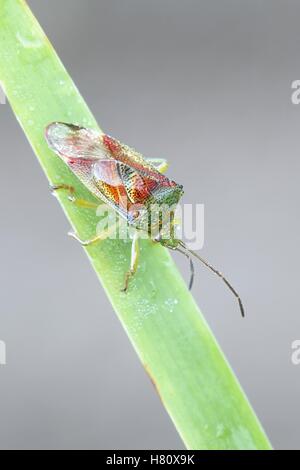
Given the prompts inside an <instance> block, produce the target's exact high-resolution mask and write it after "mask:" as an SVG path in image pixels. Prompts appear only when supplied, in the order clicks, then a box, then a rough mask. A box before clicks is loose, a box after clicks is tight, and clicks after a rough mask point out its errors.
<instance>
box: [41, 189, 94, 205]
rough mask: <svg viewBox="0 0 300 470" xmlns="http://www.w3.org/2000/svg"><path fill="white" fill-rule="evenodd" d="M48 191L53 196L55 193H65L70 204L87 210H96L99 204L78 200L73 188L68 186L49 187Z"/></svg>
mask: <svg viewBox="0 0 300 470" xmlns="http://www.w3.org/2000/svg"><path fill="white" fill-rule="evenodd" d="M50 190H51V192H52V194H55V193H56V192H57V191H67V192H68V193H69V196H68V199H69V201H70V202H72V203H73V204H75V205H76V206H78V207H83V208H87V209H96V208H97V207H98V206H99V204H100V202H99V203H96V202H91V201H87V200H86V199H80V198H77V197H76V196H75V188H74V187H73V186H70V185H68V184H56V185H50Z"/></svg>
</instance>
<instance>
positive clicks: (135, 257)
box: [121, 232, 140, 292]
mask: <svg viewBox="0 0 300 470" xmlns="http://www.w3.org/2000/svg"><path fill="white" fill-rule="evenodd" d="M138 237H139V236H138V233H137V232H136V233H135V234H134V236H133V240H132V245H131V259H130V269H129V270H128V271H127V273H126V274H125V281H124V287H123V288H122V289H121V291H122V292H126V291H127V290H128V285H129V281H130V279H131V278H132V277H133V276H134V274H135V273H136V271H137V268H138V261H139V252H140V250H139V240H138Z"/></svg>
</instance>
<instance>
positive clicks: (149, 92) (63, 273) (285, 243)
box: [0, 0, 300, 449]
mask: <svg viewBox="0 0 300 470" xmlns="http://www.w3.org/2000/svg"><path fill="white" fill-rule="evenodd" d="M29 3H30V5H31V7H32V8H33V11H34V12H35V14H36V15H37V17H38V18H39V20H40V22H41V24H42V25H43V27H44V29H45V30H46V32H47V34H48V35H49V37H50V39H51V40H52V41H53V43H54V46H55V47H56V48H57V51H58V53H59V55H60V56H61V58H62V60H63V62H64V63H65V65H66V66H67V68H68V70H69V71H70V73H71V75H72V76H73V78H74V79H75V81H76V83H77V84H78V86H79V88H80V90H81V92H82V94H83V96H84V97H85V98H86V100H87V102H88V104H89V105H90V107H91V108H92V110H93V112H94V113H95V115H96V116H97V117H98V119H99V123H100V125H101V126H102V128H103V129H104V130H105V131H107V132H108V133H110V134H112V135H114V136H116V137H118V138H120V139H121V140H123V141H125V142H127V143H129V144H132V145H133V146H135V147H136V148H137V149H139V150H141V151H143V152H144V153H146V154H147V155H148V156H166V157H167V158H168V159H169V160H170V161H171V163H172V165H171V168H170V170H169V174H170V175H172V178H174V179H175V180H178V181H179V182H181V183H182V184H183V185H184V187H185V189H186V194H185V202H194V203H196V202H204V203H205V207H206V219H205V221H206V227H205V237H206V242H205V247H204V250H203V255H206V256H207V257H208V258H209V259H210V260H211V261H212V262H214V263H215V264H216V265H217V266H219V267H220V268H222V269H224V271H225V272H226V273H228V275H229V277H230V279H231V280H232V281H233V282H234V284H235V285H236V287H237V288H238V289H239V291H240V292H241V294H242V297H243V299H244V303H245V306H246V309H247V318H246V319H245V320H244V321H243V320H241V319H240V317H239V314H238V310H237V306H236V303H235V301H234V299H233V298H232V297H231V296H230V294H229V293H228V292H227V290H226V288H224V286H223V285H222V284H221V283H220V282H219V281H218V280H217V279H215V278H214V277H213V276H212V275H211V274H210V273H209V272H208V271H205V270H203V269H202V268H201V267H199V268H198V269H197V273H198V274H197V278H196V283H195V289H194V294H195V297H196V298H197V300H198V302H199V304H200V306H201V308H202V310H203V311H204V313H205V315H206V318H207V319H208V321H209V324H210V325H211V327H212V328H213V330H214V332H215V334H216V336H217V338H218V340H219V342H220V343H221V345H222V347H223V349H224V351H225V353H226V355H227V357H228V358H229V360H230V362H231V364H232V366H233V368H234V370H235V371H236V373H237V375H238V377H239V379H240V381H241V383H242V385H243V387H244V389H245V390H246V392H247V394H248V396H249V398H250V400H251V402H252V404H253V406H254V408H255V410H256V412H257V414H258V416H259V417H260V419H261V421H262V423H263V425H264V427H265V429H266V431H267V433H268V435H269V437H270V439H271V441H272V443H273V445H274V446H275V447H276V448H280V449H286V448H297V449H299V448H300V435H299V420H300V410H299V386H300V365H299V366H294V365H292V363H291V342H292V341H293V340H295V339H299V337H300V306H299V304H300V300H299V261H300V252H299V231H300V223H299V196H300V189H299V170H300V160H299V149H300V105H299V106H295V105H293V104H292V103H291V98H290V97H291V82H292V81H293V80H295V79H299V78H300V47H299V44H300V29H299V16H300V4H299V2H297V1H290V0H288V1H287V0H282V1H275V0H265V1H264V2H262V1H260V0H259V1H257V0H251V1H250V0H248V1H245V0H235V1H233V0H232V1H231V0H225V1H224V0H219V1H216V0H209V1H192V0H187V1H184V2H182V1H177V0H173V1H171V0H152V1H151V2H149V1H146V0H142V1H141V0H119V1H117V0H103V1H102V0H101V1H100V0H98V1H97V0H88V1H86V2H82V1H81V0H64V1H61V0H51V2H49V1H46V0H31V1H30V2H29ZM0 128H1V193H2V197H1V199H0V211H1V233H0V256H1V272H0V275H1V279H0V282H1V304H0V305H1V307H0V308H1V311H0V339H2V340H5V341H6V344H7V361H8V364H7V366H5V367H1V368H0V416H1V420H0V447H1V448H3V449H9V448H13V449H15V448H34V449H38V448H44V449H45V448H60V449H63V448H69V449H71V448H100V449H101V448H102V449H113V448H114V449H117V448H120V449H126V448H136V449H149V448H158V449H159V448H171V449H180V448H182V447H183V446H182V443H181V441H180V439H179V437H178V436H177V433H176V431H175V430H174V429H173V426H172V424H171V422H170V420H169V418H168V416H167V414H166V412H165V411H164V409H163V408H162V406H161V403H160V401H159V398H158V397H157V396H156V394H155V392H154V390H153V388H152V386H151V384H150V382H149V379H148V377H147V376H146V374H145V372H144V370H143V368H142V367H141V365H140V364H139V362H138V359H137V357H136V355H135V353H134V351H133V350H132V347H131V346H130V344H129V342H128V340H127V338H126V335H125V333H124V332H123V330H122V328H121V326H120V324H119V322H118V320H117V318H116V316H115V314H114V312H113V310H112V308H111V306H110V304H109V302H108V300H107V299H106V297H105V295H104V293H103V292H102V290H101V287H100V285H99V283H98V281H97V279H96V276H95V274H94V273H93V271H92V269H91V267H90V265H89V263H88V261H87V259H86V257H85V255H84V253H83V251H82V250H81V249H80V248H79V247H78V245H77V244H76V243H73V242H71V241H70V240H69V239H68V238H67V236H66V232H67V230H68V228H69V227H68V223H67V222H66V220H65V218H64V215H63V213H62V211H61V210H60V208H59V206H58V204H57V202H56V201H55V199H54V198H52V197H51V196H50V194H49V192H48V185H47V181H46V179H45V177H44V175H43V174H42V171H41V169H40V167H39V164H38V163H37V161H36V159H35V157H34V155H33V153H32V151H31V149H30V147H29V145H28V143H27V141H26V139H25V137H24V135H23V134H22V131H21V129H20V128H19V125H18V123H17V121H16V120H15V118H14V116H13V115H12V112H11V110H10V108H9V105H2V106H0ZM178 263H179V264H180V265H181V267H182V269H183V271H184V274H185V275H186V274H187V269H186V265H185V263H184V262H182V260H178ZM181 263H182V264H181Z"/></svg>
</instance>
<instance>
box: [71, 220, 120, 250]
mask: <svg viewBox="0 0 300 470" xmlns="http://www.w3.org/2000/svg"><path fill="white" fill-rule="evenodd" d="M117 224H118V221H117V222H115V223H113V224H111V225H110V226H109V227H108V229H107V230H103V231H102V232H100V233H98V234H97V235H95V236H94V237H92V238H89V239H88V240H82V239H81V238H80V237H79V236H78V235H77V234H76V233H74V232H69V233H68V235H69V236H70V237H72V238H74V239H75V240H77V241H78V242H79V243H80V244H81V245H82V246H90V245H94V244H95V243H98V242H100V241H103V240H106V238H109V236H110V235H112V234H114V233H115V230H116V225H117Z"/></svg>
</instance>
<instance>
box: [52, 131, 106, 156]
mask: <svg viewBox="0 0 300 470" xmlns="http://www.w3.org/2000/svg"><path fill="white" fill-rule="evenodd" d="M45 137H46V140H47V143H48V145H49V147H50V148H51V149H52V150H53V151H54V152H55V153H57V154H58V155H60V156H61V157H66V158H69V159H82V160H99V159H103V158H108V157H107V155H106V151H105V148H104V147H103V143H102V134H100V132H98V131H95V130H93V129H86V128H84V127H79V126H75V125H74V124H66V123H63V122H53V123H51V124H49V126H47V128H46V131H45Z"/></svg>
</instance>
